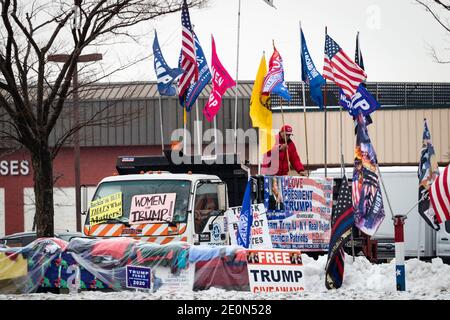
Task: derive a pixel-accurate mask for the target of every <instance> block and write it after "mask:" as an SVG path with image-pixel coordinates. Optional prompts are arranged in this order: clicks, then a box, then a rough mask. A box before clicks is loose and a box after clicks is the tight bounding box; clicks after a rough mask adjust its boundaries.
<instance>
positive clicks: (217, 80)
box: [203, 36, 236, 122]
mask: <svg viewBox="0 0 450 320" xmlns="http://www.w3.org/2000/svg"><path fill="white" fill-rule="evenodd" d="M211 39H212V59H211V70H212V90H211V94H210V95H209V100H208V102H207V103H206V105H205V108H204V109H203V114H204V115H205V117H206V119H207V120H208V121H209V122H211V121H213V120H214V117H215V116H216V114H217V113H218V112H219V110H220V107H221V105H222V96H223V95H224V94H225V91H227V89H228V88H232V87H234V86H235V85H236V82H235V81H234V80H233V78H231V76H230V74H229V73H228V72H227V70H225V68H224V66H223V65H222V63H221V62H220V60H219V57H218V56H217V52H216V43H215V41H214V37H213V36H211Z"/></svg>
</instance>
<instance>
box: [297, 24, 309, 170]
mask: <svg viewBox="0 0 450 320" xmlns="http://www.w3.org/2000/svg"><path fill="white" fill-rule="evenodd" d="M299 26H300V56H301V54H302V50H303V49H302V48H303V44H302V43H301V42H302V40H301V39H302V22H301V21H299ZM300 67H301V66H300ZM302 72H303V71H302ZM302 93H303V120H304V122H305V141H306V143H305V146H306V166H307V167H308V170H307V171H306V172H307V174H308V177H309V152H308V127H307V124H306V94H305V81H302Z"/></svg>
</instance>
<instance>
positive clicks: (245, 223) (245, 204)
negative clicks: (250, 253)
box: [237, 180, 253, 249]
mask: <svg viewBox="0 0 450 320" xmlns="http://www.w3.org/2000/svg"><path fill="white" fill-rule="evenodd" d="M251 186H252V183H251V180H250V181H248V182H247V187H246V188H245V194H244V200H243V201H242V210H241V214H240V215H239V223H238V230H237V244H238V245H239V246H242V247H244V248H247V249H248V248H249V247H250V241H251V240H250V236H251V233H250V232H251V228H252V224H253V213H252V204H251Z"/></svg>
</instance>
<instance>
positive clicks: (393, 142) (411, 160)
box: [273, 108, 450, 167]
mask: <svg viewBox="0 0 450 320" xmlns="http://www.w3.org/2000/svg"><path fill="white" fill-rule="evenodd" d="M284 117H285V122H286V123H287V124H290V125H291V126H292V127H293V130H294V139H293V140H294V141H295V143H296V145H297V149H299V151H300V157H301V158H302V161H303V162H304V163H305V164H306V163H307V158H306V139H305V120H304V114H303V112H285V113H284ZM342 118H343V139H342V140H343V150H344V158H345V162H346V163H347V164H350V165H351V164H352V163H353V157H354V155H353V152H354V147H355V142H356V140H355V135H354V124H353V120H352V118H351V117H350V116H349V115H348V113H346V112H343V114H342ZM372 118H373V124H371V125H370V126H369V135H370V137H371V139H372V142H373V145H374V147H375V150H376V152H377V156H378V160H379V163H380V164H381V165H383V164H386V165H389V164H400V165H408V164H410V165H413V164H418V162H419V157H420V150H421V147H422V134H423V119H424V118H427V119H428V125H429V128H430V131H431V138H432V141H433V144H434V147H435V150H436V155H437V159H438V162H440V163H444V164H445V163H448V162H449V161H450V158H449V154H450V140H449V136H450V129H449V125H450V109H445V108H439V109H402V110H400V109H396V110H390V109H384V110H383V109H381V110H378V111H376V112H375V113H374V114H373V117H372ZM324 119H325V116H324V112H307V114H306V124H307V130H308V153H309V164H310V165H314V166H320V167H322V166H323V163H324V121H325V120H324ZM273 126H274V129H276V132H278V130H279V128H280V127H281V126H282V116H281V113H274V116H273ZM327 140H328V141H327V145H328V146H327V163H328V164H329V165H339V164H340V112H339V111H329V112H327Z"/></svg>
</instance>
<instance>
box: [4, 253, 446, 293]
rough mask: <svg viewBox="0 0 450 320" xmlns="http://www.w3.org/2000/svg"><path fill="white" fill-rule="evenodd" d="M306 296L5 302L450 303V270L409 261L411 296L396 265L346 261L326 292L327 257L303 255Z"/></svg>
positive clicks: (359, 259) (438, 264) (436, 264)
mask: <svg viewBox="0 0 450 320" xmlns="http://www.w3.org/2000/svg"><path fill="white" fill-rule="evenodd" d="M302 258H303V264H304V268H305V269H304V275H305V291H304V292H296V293H260V294H252V293H250V292H236V291H224V290H220V289H211V290H207V291H199V292H156V293H145V292H133V291H123V292H112V293H103V292H81V293H71V294H59V295H56V294H49V293H47V294H26V295H1V294H0V300H14V299H26V300H68V299H69V300H205V299H206V300H254V299H258V300H259V299H261V300H272V299H276V300H284V299H287V300H310V299H315V300H317V299H326V300H336V299H342V300H355V299H357V300H366V299H368V300H411V299H420V300H436V299H450V265H446V264H444V263H443V261H442V259H440V258H437V259H433V260H432V262H431V263H427V262H423V261H419V260H417V259H411V260H407V261H406V289H407V291H406V292H397V291H396V288H395V261H391V263H386V264H371V263H370V262H369V261H368V260H367V259H366V258H364V257H357V258H356V259H355V261H353V258H352V257H351V256H346V258H345V274H344V283H343V286H342V288H341V289H339V290H331V291H328V290H327V289H326V288H325V272H324V269H325V264H326V256H322V257H319V259H318V260H314V259H312V258H310V257H308V256H307V255H302Z"/></svg>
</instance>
